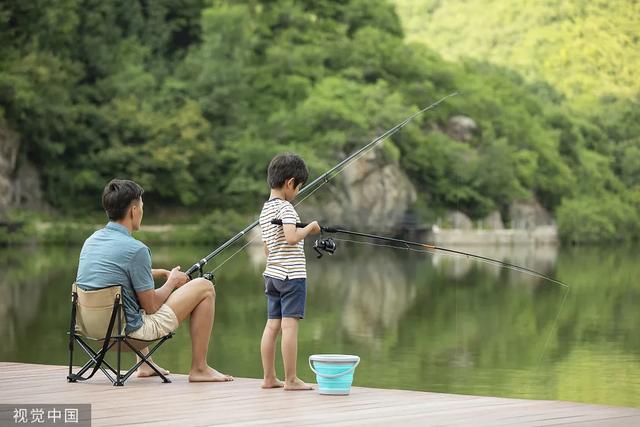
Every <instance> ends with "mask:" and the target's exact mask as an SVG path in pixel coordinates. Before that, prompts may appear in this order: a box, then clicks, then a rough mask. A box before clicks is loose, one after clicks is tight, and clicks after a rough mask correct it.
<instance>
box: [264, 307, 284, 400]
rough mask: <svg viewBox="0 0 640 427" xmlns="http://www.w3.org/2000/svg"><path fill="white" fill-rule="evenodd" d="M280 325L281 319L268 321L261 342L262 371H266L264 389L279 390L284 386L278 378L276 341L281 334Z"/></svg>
mask: <svg viewBox="0 0 640 427" xmlns="http://www.w3.org/2000/svg"><path fill="white" fill-rule="evenodd" d="M280 323H281V321H280V319H268V320H267V324H266V326H265V327H264V332H263V333H262V341H261V342H260V354H261V356H262V369H263V371H264V381H263V382H262V388H278V387H282V386H283V385H284V384H283V383H282V381H280V380H279V379H278V378H277V377H276V340H277V339H278V334H279V333H280Z"/></svg>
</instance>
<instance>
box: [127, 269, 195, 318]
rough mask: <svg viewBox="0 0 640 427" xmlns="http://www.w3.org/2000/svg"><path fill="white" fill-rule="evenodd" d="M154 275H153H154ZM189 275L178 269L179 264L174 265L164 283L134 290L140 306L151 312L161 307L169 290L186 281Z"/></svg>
mask: <svg viewBox="0 0 640 427" xmlns="http://www.w3.org/2000/svg"><path fill="white" fill-rule="evenodd" d="M154 277H155V275H154ZM188 280H189V276H187V275H186V274H185V273H183V272H182V271H180V266H178V267H175V268H174V269H173V270H171V271H170V272H169V276H168V277H167V281H166V282H165V284H164V285H162V286H161V287H159V288H158V289H149V290H146V291H142V292H136V295H137V297H138V301H139V302H140V306H141V307H142V308H143V309H144V311H145V313H147V314H153V313H155V312H156V311H158V310H159V309H160V307H162V304H164V303H165V301H166V300H167V298H169V295H171V292H173V291H174V289H176V288H179V287H180V286H182V285H184V284H185V283H187V281H188Z"/></svg>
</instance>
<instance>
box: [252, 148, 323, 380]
mask: <svg viewBox="0 0 640 427" xmlns="http://www.w3.org/2000/svg"><path fill="white" fill-rule="evenodd" d="M308 177H309V171H308V170H307V166H306V165H305V163H304V160H302V159H301V158H300V157H299V156H297V155H295V154H279V155H277V156H276V157H274V158H273V159H272V160H271V163H269V169H268V173H267V181H268V183H269V187H271V195H270V197H269V200H268V201H267V202H265V204H264V207H263V208H262V212H261V213H260V229H261V231H262V240H263V242H264V252H265V255H266V256H267V267H266V268H265V271H264V285H265V294H266V295H267V308H268V319H267V324H266V326H265V328H264V332H263V334H262V341H261V343H260V353H261V355H262V368H263V369H264V382H263V383H262V388H277V387H283V386H284V389H285V390H311V389H312V387H311V386H309V385H307V384H305V383H304V382H303V381H302V380H300V379H299V378H298V377H297V375H296V362H297V357H298V321H299V320H300V319H302V318H303V317H304V307H305V300H306V297H307V284H306V278H307V272H306V263H305V258H304V238H305V237H307V236H308V235H310V234H317V233H319V232H320V226H319V225H318V222H317V221H314V222H312V223H310V224H309V225H307V226H306V227H304V228H296V223H297V222H300V217H299V216H298V214H297V213H296V211H295V209H294V208H293V205H292V204H291V201H293V200H294V199H295V197H296V195H297V194H298V192H299V191H300V188H301V187H302V185H303V184H304V183H305V182H306V181H307V178H308ZM273 219H280V220H282V226H279V225H274V224H271V220H273ZM280 331H282V344H281V349H282V360H283V362H284V375H285V381H284V384H283V383H282V381H280V380H278V378H277V377H276V367H275V357H276V339H277V338H278V334H279V333H280Z"/></svg>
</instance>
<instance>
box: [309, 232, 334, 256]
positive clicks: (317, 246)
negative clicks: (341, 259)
mask: <svg viewBox="0 0 640 427" xmlns="http://www.w3.org/2000/svg"><path fill="white" fill-rule="evenodd" d="M336 247H337V245H336V242H335V240H333V239H332V238H331V237H320V238H318V239H316V241H315V242H313V250H314V251H316V252H317V253H318V256H317V257H316V258H322V255H323V253H322V252H326V253H328V254H329V255H333V253H334V252H335V251H336Z"/></svg>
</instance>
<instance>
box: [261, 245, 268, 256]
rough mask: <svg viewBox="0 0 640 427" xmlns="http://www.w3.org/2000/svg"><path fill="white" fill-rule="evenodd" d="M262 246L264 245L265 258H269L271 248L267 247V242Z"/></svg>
mask: <svg viewBox="0 0 640 427" xmlns="http://www.w3.org/2000/svg"><path fill="white" fill-rule="evenodd" d="M262 244H263V245H264V256H266V257H267V258H269V248H268V247H267V242H262Z"/></svg>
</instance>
